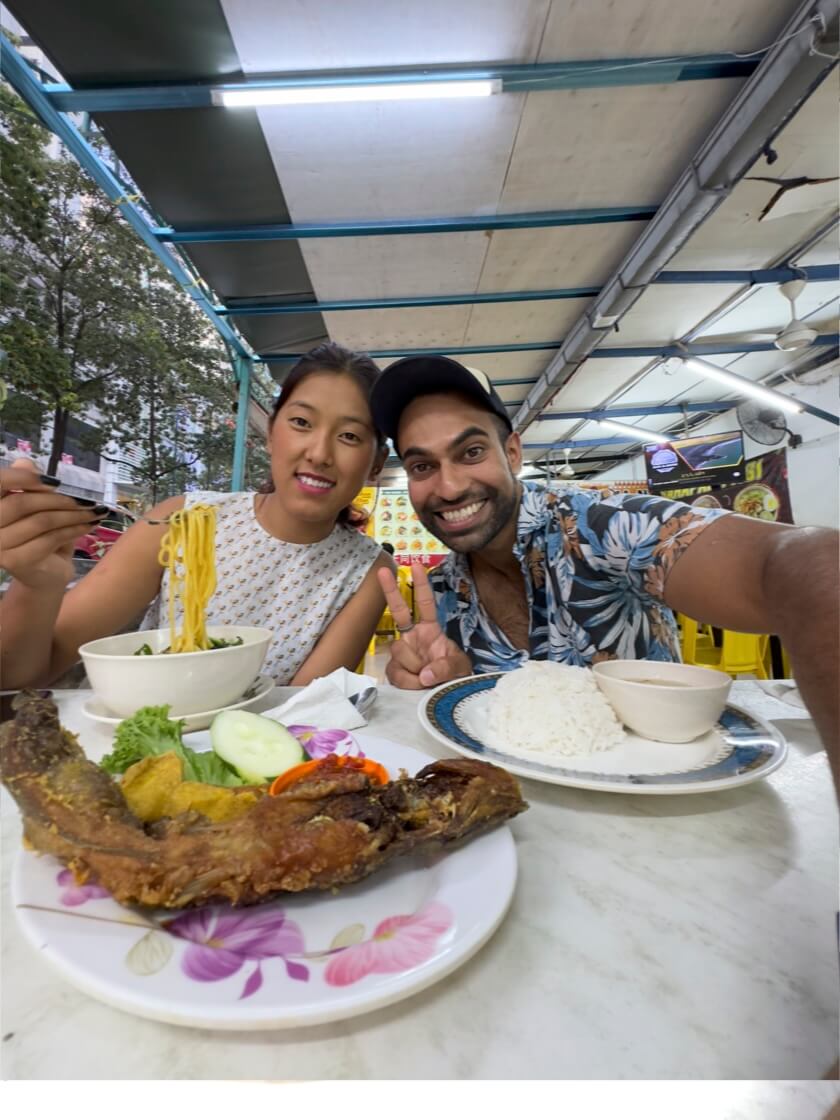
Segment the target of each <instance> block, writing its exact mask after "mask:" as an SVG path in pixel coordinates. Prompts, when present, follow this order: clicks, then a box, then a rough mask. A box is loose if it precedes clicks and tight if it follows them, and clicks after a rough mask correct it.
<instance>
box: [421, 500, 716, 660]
mask: <svg viewBox="0 0 840 1120" xmlns="http://www.w3.org/2000/svg"><path fill="white" fill-rule="evenodd" d="M521 485H522V487H523V493H522V501H521V504H520V508H519V522H518V528H517V539H516V544H515V546H514V552H515V555H516V556H517V557H518V559H519V562H520V565H521V567H522V574H523V576H524V579H525V590H526V594H527V598H528V608H529V612H530V628H529V629H530V649H515V648H514V647H513V645H511V643H510V641H509V640H508V638H507V636H506V635H505V634H504V633H503V631H502V630H500V629H499V627H498V626H496V624H495V623H494V622H493V621H492V620H491V619H490V618H489V617H488V616H487V614H486V613H485V612H484V610H483V609H482V607H481V603H480V601H479V598H478V592H477V590H476V587H475V584H474V583H473V579H472V574H471V572H470V566H469V561H468V558H467V556H465V555H461V554H458V553H454V552H453V553H450V555H449V556H447V557H446V559H445V560H444V561H443V562H442V563H441V564H440V565H438V567H437V568H435V569H434V570H433V571H432V572H430V573H429V579H430V582H431V585H432V587H433V589H434V592H435V597H436V600H437V612H438V620H439V622H440V625H441V627H442V628H443V630H444V631H445V633H446V635H447V637H449V638H451V639H452V640H453V641H454V642H455V643H456V644H457V645H458V646H460V647H461V649H463V650H466V652H467V653H468V654H469V656H470V658H471V660H472V663H473V669H474V671H475V672H476V673H491V672H499V671H505V670H509V669H518V668H519V667H520V666H521V665H523V664H524V663H525V662H526V661H527V660H528V659H529V658H530V659H533V660H537V661H559V662H562V663H564V664H566V665H590V664H592V663H593V662H597V661H604V660H606V659H608V658H630V659H642V658H646V659H648V660H651V661H679V660H680V652H679V644H678V642H677V628H676V623H675V621H674V616H673V614H672V612H671V611H670V610H669V609H668V608H667V607H666V606H665V605H664V601H663V598H664V591H665V581H666V579H667V578H668V574H669V572H670V571H671V568H672V567H673V565H674V563H675V562H676V560H677V559H678V558H679V557H680V556H681V555H682V553H683V551H684V549H685V548H686V547H687V546H688V545H689V544H690V543H691V542H692V541H693V540H694V539H695V538H696V537H697V536H698V535H699V534H700V533H702V531H703V529H704V528H705V527H706V526H707V525H708V524H709V523H710V522H711V521H713V520H715V519H716V518H717V517H719V516H721V515H725V514H726V511H725V510H716V509H700V508H698V507H694V506H688V505H685V504H684V503H682V502H674V501H670V500H667V499H664V498H657V497H652V496H651V495H649V494H617V495H614V496H612V497H608V498H602V497H601V495H600V494H599V493H598V492H597V491H591V490H584V489H581V488H579V487H573V486H572V487H545V486H542V485H539V484H537V483H532V482H524V483H522V484H521Z"/></svg>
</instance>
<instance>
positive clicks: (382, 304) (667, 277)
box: [215, 264, 840, 315]
mask: <svg viewBox="0 0 840 1120" xmlns="http://www.w3.org/2000/svg"><path fill="white" fill-rule="evenodd" d="M751 276H756V277H762V276H766V277H767V279H758V280H756V281H755V283H757V284H776V283H781V282H782V280H795V279H797V278H798V277H802V278H804V279H807V280H808V281H809V282H811V283H817V282H821V281H823V282H828V281H836V280H838V278H840V277H838V268H837V265H831V264H818V265H812V266H811V267H809V268H796V269H794V268H768V269H764V270H763V271H760V270H759V271H753V272H745V271H743V270H737V269H732V270H729V271H725V270H717V271H714V272H708V271H705V270H703V269H699V270H698V271H696V272H675V273H671V272H660V274H659V275H658V276H657V277H656V278H655V279H654V280H652V281H651V283H653V284H743V283H745V282H746V283H750V280H749V277H751ZM674 277H677V278H678V279H674ZM745 277H746V278H747V279H746V280H745V279H744V278H745ZM780 278H781V279H780ZM600 291H601V288H600V287H598V286H597V285H595V286H589V287H584V288H538V289H535V290H533V291H525V292H521V291H520V292H466V293H464V294H462V295H452V296H396V297H391V298H388V299H330V300H322V301H318V302H315V303H294V302H289V301H286V302H283V303H243V304H239V305H237V306H235V307H222V306H219V307H216V308H215V311H216V314H217V315H296V314H300V313H302V312H308V311H313V312H318V313H321V312H325V311H378V310H382V309H384V308H389V309H390V308H396V307H452V306H454V305H458V304H479V303H531V302H534V303H537V302H541V301H544V300H551V299H586V298H587V297H589V296H597V295H598V294H599V292H600Z"/></svg>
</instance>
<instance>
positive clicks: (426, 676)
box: [377, 564, 472, 688]
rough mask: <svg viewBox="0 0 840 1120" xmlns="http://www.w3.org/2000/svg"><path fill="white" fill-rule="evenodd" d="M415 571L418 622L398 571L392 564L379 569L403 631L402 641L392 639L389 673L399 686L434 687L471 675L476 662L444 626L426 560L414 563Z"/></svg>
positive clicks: (387, 598)
mask: <svg viewBox="0 0 840 1120" xmlns="http://www.w3.org/2000/svg"><path fill="white" fill-rule="evenodd" d="M411 574H412V577H413V579H414V597H415V600H416V602H417V609H418V613H419V615H420V619H419V621H418V622H416V623H412V620H411V611H410V610H409V609H408V606H407V604H406V602H405V599H403V597H402V595H401V594H400V592H399V588H398V587H397V582H396V580H395V579H394V573H393V572H392V571H391V570H390V568H380V569H379V571H378V572H377V576H378V578H379V585H380V587H381V588H382V590H383V592H384V594H385V601H386V602H387V604H388V609H389V610H390V612H391V614H392V616H393V619H394V622H395V623H396V625H397V629H398V630H399V631H400V638H399V641H396V642H392V643H391V659H390V661H389V662H388V666H387V669H386V670H385V675H386V676H387V678H388V680H389V681H390V682H391V684H393V685H396V686H397V688H431V687H432V686H433V685H436V684H442V683H443V682H444V681H451V680H455V679H456V678H457V677H468V676H469V675H470V674H471V673H472V663H471V661H470V659H469V657H467V655H466V654H465V653H464V651H463V650H462V649H459V647H458V646H456V645H455V643H454V642H453V641H450V639H449V638H447V636H446V635H445V634H444V632H443V630H441V628H440V624H439V623H438V620H437V612H436V610H435V594H434V592H433V591H432V588H431V586H430V584H429V577H428V575H427V573H426V569H425V568H424V567H423V565H422V564H412V565H411Z"/></svg>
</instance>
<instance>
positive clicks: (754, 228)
mask: <svg viewBox="0 0 840 1120" xmlns="http://www.w3.org/2000/svg"><path fill="white" fill-rule="evenodd" d="M768 173H769V174H772V172H768ZM778 189H779V188H778V187H777V186H774V185H773V184H771V183H757V182H742V183H739V184H738V186H737V187H736V188H735V190H734V191H733V192H732V194H731V195H730V197H729V198H728V199H727V200H726V201H725V202H723V203H722V204H721V206H720V207H719V208H718V209H717V210H716V211H715V213H714V214H713V215H712V217H711V218H709V220H708V221H707V222H706V223H705V224H704V225H702V226H701V227H700V229H699V230H698V231H697V232H696V233H695V234H694V236H693V237H692V238H691V240H690V241H689V242H688V244H687V245H686V246H685V247H684V248H683V249H681V250H680V252H679V253H677V255H676V256H675V257H674V258H673V260H671V261H670V262H669V264H668V268H669V269H675V270H682V269H701V268H702V269H721V268H739V269H741V268H750V269H752V268H769V267H771V266H772V265H774V264H775V262H776V261H777V260H778V258H779V256H780V255H781V254H782V253H783V252H784V249H785V248H786V247H788V246H791V245H798V244H801V243H802V242H803V241H805V240H806V238H807V237H808V235H809V234H810V233H811V232H812V231H814V230H816V229H818V228H819V227H820V226H821V225H822V223H823V222H824V221H825V220H826V219H827V218H828V217H829V216H830V215H831V211H832V209H833V207H832V206H831V205H829V206H827V207H822V208H820V209H818V210H816V211H814V212H811V213H807V214H791V215H790V217H787V218H780V219H778V220H777V221H772V222H760V221H759V220H758V219H759V215H760V214H761V212H762V211H763V210H764V207H765V206H766V205H767V203H768V202H769V201H770V199H771V198H772V197H773V195H774V194H775V193H776V191H777V190H778ZM836 258H837V253H836V246H835V253H834V259H835V260H836Z"/></svg>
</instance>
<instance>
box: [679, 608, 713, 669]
mask: <svg viewBox="0 0 840 1120" xmlns="http://www.w3.org/2000/svg"><path fill="white" fill-rule="evenodd" d="M677 625H678V626H679V628H680V649H681V650H682V659H683V661H684V662H685V663H686V665H696V664H697V658H698V656H700V655H701V654H706V653H708V654H713V653H714V649H715V638H714V634H713V633H712V631H711V628H710V627H709V626H707V625H706V623H705V622H697V621H695V619H693V618H689V617H688V616H687V615H684V614H678V615H677Z"/></svg>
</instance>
